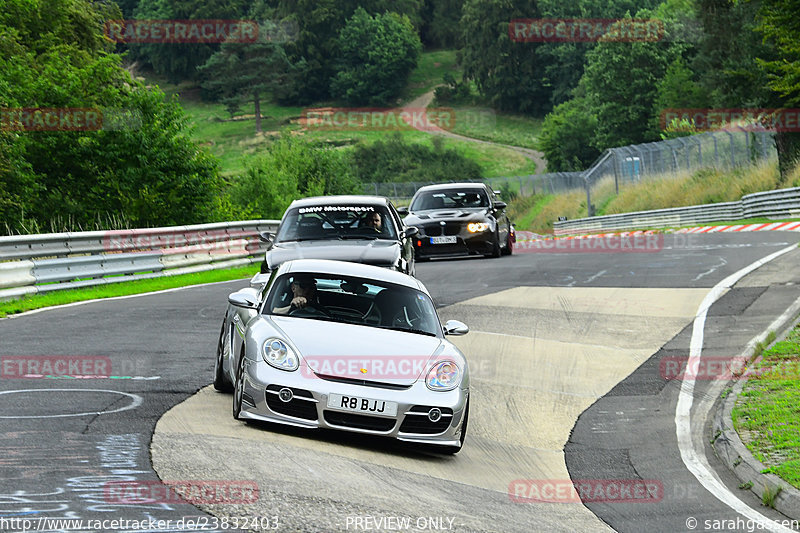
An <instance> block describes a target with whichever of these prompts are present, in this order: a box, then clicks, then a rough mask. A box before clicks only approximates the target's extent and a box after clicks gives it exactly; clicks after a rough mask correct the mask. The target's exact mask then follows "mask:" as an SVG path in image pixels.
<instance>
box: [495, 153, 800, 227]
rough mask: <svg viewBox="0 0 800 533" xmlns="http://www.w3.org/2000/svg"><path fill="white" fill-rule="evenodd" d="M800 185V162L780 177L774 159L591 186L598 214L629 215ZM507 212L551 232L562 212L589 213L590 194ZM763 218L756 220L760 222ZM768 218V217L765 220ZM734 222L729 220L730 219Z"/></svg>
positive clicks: (519, 205) (515, 206) (539, 200)
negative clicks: (616, 187) (616, 186)
mask: <svg viewBox="0 0 800 533" xmlns="http://www.w3.org/2000/svg"><path fill="white" fill-rule="evenodd" d="M798 185H800V165H798V166H797V167H796V168H795V169H794V172H793V173H792V174H791V175H790V176H789V177H788V179H785V180H782V179H781V177H780V174H779V173H778V167H777V164H776V163H775V161H770V162H765V163H762V164H760V165H755V166H752V167H743V168H738V169H735V170H733V171H721V170H713V169H706V170H700V171H697V172H694V173H690V172H683V173H680V174H678V175H677V176H675V175H670V176H665V177H664V179H648V180H647V181H644V182H641V183H638V184H636V185H627V184H626V185H624V186H621V187H620V191H619V195H616V194H615V191H614V180H613V179H610V178H609V179H605V180H603V181H601V182H600V183H598V184H596V185H595V187H593V188H592V203H594V204H595V206H596V208H597V213H596V214H597V215H611V214H615V213H630V212H633V211H645V210H650V209H666V208H669V207H683V206H690V205H700V204H708V203H715V202H732V201H737V200H739V199H741V197H742V196H743V195H746V194H750V193H754V192H759V191H768V190H773V189H780V188H784V187H794V186H798ZM509 213H510V214H511V217H512V220H513V221H514V222H515V223H516V225H517V229H521V230H529V231H533V232H536V233H551V232H552V231H553V221H554V220H558V217H559V216H565V217H567V218H569V219H574V218H581V217H585V216H587V209H586V192H585V191H583V190H576V191H574V192H569V193H565V194H559V195H535V196H530V197H525V198H518V199H516V200H514V201H512V202H511V204H510V210H509ZM758 220H760V219H756V220H754V221H753V222H756V221H758ZM765 221H769V220H766V219H765ZM726 224H731V222H726Z"/></svg>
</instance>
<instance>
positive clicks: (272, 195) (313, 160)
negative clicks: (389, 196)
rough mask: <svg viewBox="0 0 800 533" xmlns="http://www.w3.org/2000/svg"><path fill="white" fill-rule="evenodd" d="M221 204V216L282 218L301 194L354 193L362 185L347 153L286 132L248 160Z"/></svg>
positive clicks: (233, 217)
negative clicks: (354, 177) (357, 182)
mask: <svg viewBox="0 0 800 533" xmlns="http://www.w3.org/2000/svg"><path fill="white" fill-rule="evenodd" d="M246 167H247V170H246V171H245V173H244V175H242V176H239V177H237V178H235V179H234V180H233V183H232V184H231V186H230V188H229V190H228V194H227V199H226V200H225V201H223V202H222V205H221V212H220V217H221V218H227V219H252V218H280V217H281V216H282V215H283V212H284V211H285V210H286V208H287V207H288V206H289V204H290V203H291V202H292V200H295V199H297V198H300V197H305V196H319V195H329V194H353V193H355V192H357V190H358V188H357V186H356V182H355V180H354V179H353V176H352V175H351V173H350V170H349V165H348V162H347V160H346V157H345V154H344V153H343V152H341V151H340V150H336V149H331V148H323V147H320V146H319V145H317V144H314V143H312V142H309V141H304V140H301V139H298V138H295V137H291V136H284V137H281V138H280V139H279V140H277V141H276V142H275V143H273V144H272V145H270V147H269V148H268V149H267V152H266V153H265V154H262V155H260V156H256V157H253V158H252V159H250V160H249V161H248V162H247V164H246Z"/></svg>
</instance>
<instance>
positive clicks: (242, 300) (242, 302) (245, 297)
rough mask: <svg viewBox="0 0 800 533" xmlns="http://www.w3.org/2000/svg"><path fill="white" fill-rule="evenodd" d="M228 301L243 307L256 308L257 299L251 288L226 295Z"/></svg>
mask: <svg viewBox="0 0 800 533" xmlns="http://www.w3.org/2000/svg"><path fill="white" fill-rule="evenodd" d="M228 303H229V304H231V305H235V306H236V307H241V308H243V309H258V299H257V298H256V295H255V294H253V292H252V289H251V290H247V289H243V290H241V291H237V292H234V293H232V294H229V295H228Z"/></svg>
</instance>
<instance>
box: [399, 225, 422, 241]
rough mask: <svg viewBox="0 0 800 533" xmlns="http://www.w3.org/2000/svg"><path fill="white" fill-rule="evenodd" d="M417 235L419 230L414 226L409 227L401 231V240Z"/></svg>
mask: <svg viewBox="0 0 800 533" xmlns="http://www.w3.org/2000/svg"><path fill="white" fill-rule="evenodd" d="M417 233H419V228H418V227H416V226H409V227H407V228H406V229H405V230H404V231H403V238H408V237H413V236H414V235H416V234H417Z"/></svg>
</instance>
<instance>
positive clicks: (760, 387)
mask: <svg viewBox="0 0 800 533" xmlns="http://www.w3.org/2000/svg"><path fill="white" fill-rule="evenodd" d="M762 356H763V359H762V360H761V361H760V362H759V363H758V364H757V365H755V366H754V368H755V369H756V370H758V372H757V373H756V374H755V376H754V377H751V378H750V379H749V380H748V381H747V383H746V385H745V387H744V389H743V391H742V394H741V395H740V397H739V399H738V400H737V402H736V406H735V407H734V409H733V424H734V427H735V428H736V430H737V431H738V432H739V434H740V435H741V436H742V440H743V441H744V443H745V445H746V446H747V448H748V449H749V450H750V451H751V452H752V453H753V455H754V456H755V457H756V458H757V459H758V460H759V461H761V462H762V463H764V465H766V466H767V469H766V470H765V472H769V473H772V474H776V475H778V476H780V477H781V478H782V479H784V480H785V481H786V482H787V483H790V484H791V485H793V486H795V487H797V488H800V326H798V327H795V329H794V330H792V332H791V333H790V334H789V336H788V337H787V338H786V339H784V340H782V341H780V342H778V343H776V344H775V345H774V346H773V347H772V348H769V349H768V350H765V351H764V352H763V354H762Z"/></svg>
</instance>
